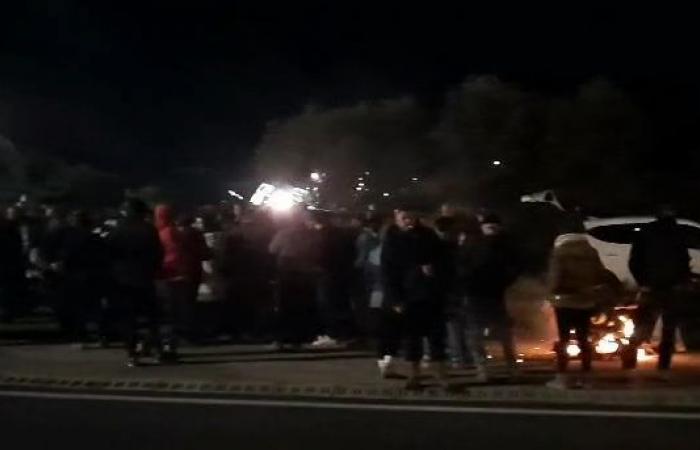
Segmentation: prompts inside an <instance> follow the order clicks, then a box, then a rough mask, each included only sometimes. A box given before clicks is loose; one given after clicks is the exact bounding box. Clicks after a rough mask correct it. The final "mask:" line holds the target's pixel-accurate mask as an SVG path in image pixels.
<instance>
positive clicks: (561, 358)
mask: <svg viewBox="0 0 700 450" xmlns="http://www.w3.org/2000/svg"><path fill="white" fill-rule="evenodd" d="M554 313H555V315H556V317H557V331H558V333H559V341H558V342H557V344H556V346H555V348H556V353H557V370H558V371H559V372H566V369H567V367H568V366H569V354H568V353H567V351H566V347H567V346H568V344H569V338H570V336H569V335H570V333H571V330H572V329H573V330H574V331H575V334H576V341H577V342H578V346H579V348H580V349H581V368H582V370H583V371H584V372H587V371H589V370H591V361H592V359H593V346H592V345H591V343H590V341H589V339H588V336H589V334H590V331H591V316H592V315H593V311H592V310H590V309H573V308H554Z"/></svg>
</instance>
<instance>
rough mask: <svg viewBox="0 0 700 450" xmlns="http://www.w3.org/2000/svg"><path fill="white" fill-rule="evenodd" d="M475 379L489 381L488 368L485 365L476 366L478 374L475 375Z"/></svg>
mask: <svg viewBox="0 0 700 450" xmlns="http://www.w3.org/2000/svg"><path fill="white" fill-rule="evenodd" d="M474 381H476V382H477V383H486V382H487V381H489V376H488V374H487V373H486V369H485V368H484V367H477V368H476V374H475V375H474Z"/></svg>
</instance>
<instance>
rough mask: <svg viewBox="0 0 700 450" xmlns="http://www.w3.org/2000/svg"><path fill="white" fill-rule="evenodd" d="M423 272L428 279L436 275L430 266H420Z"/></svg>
mask: <svg viewBox="0 0 700 450" xmlns="http://www.w3.org/2000/svg"><path fill="white" fill-rule="evenodd" d="M420 270H421V272H423V275H425V276H426V277H432V276H433V275H434V274H435V271H434V270H433V266H432V265H430V264H424V265H422V266H420Z"/></svg>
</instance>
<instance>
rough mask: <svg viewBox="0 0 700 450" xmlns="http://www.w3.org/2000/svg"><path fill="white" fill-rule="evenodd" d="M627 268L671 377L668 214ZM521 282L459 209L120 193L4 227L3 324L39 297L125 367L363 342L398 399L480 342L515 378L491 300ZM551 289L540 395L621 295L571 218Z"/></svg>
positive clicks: (470, 358) (467, 359)
mask: <svg viewBox="0 0 700 450" xmlns="http://www.w3.org/2000/svg"><path fill="white" fill-rule="evenodd" d="M660 261H665V262H667V264H659V262H660ZM630 267H631V269H632V273H633V274H634V276H635V278H636V279H637V281H638V282H639V284H640V286H641V287H642V291H643V292H644V293H645V294H646V295H647V296H648V297H649V298H651V299H652V300H651V301H650V302H647V303H646V305H647V306H645V307H642V308H640V317H655V316H656V315H659V314H661V315H662V316H663V319H664V331H663V336H662V342H661V346H660V350H661V355H660V361H659V368H660V369H668V368H669V367H670V362H671V355H672V352H673V338H674V336H675V333H674V331H675V327H676V326H677V324H678V315H677V314H675V313H674V311H675V310H674V308H673V301H672V299H673V298H674V297H675V292H676V291H677V288H678V287H679V286H681V285H683V284H684V283H687V282H688V281H689V279H690V270H689V264H688V251H687V248H686V247H685V246H684V243H683V240H682V237H680V234H679V232H678V229H677V226H676V224H675V219H674V218H673V217H672V215H670V214H666V213H665V214H662V217H661V218H660V219H659V220H658V221H657V222H655V223H654V224H652V225H650V226H649V227H648V230H645V232H644V233H640V239H639V241H638V242H635V244H634V246H633V251H632V258H631V261H630ZM521 273H522V261H521V255H520V253H519V251H518V246H517V245H515V242H513V239H512V238H511V236H509V234H508V232H507V229H506V228H505V227H504V225H503V223H502V220H501V218H500V217H499V216H498V215H496V214H493V213H488V212H484V213H481V214H476V215H473V216H468V215H463V214H458V213H457V212H456V211H455V210H454V208H452V207H451V206H450V205H444V206H443V208H442V209H441V210H440V212H439V213H438V214H435V215H433V216H432V217H422V215H421V213H419V212H418V211H417V210H415V209H414V208H411V207H407V206H398V207H397V208H396V209H395V210H393V211H392V212H391V213H389V214H387V215H386V216H382V215H381V214H378V213H376V212H372V213H367V214H364V215H362V216H360V217H350V216H343V215H338V214H333V213H329V212H325V211H319V210H312V211H308V210H301V209H300V210H298V211H291V212H289V213H287V214H283V215H275V214H272V213H270V212H269V211H267V210H264V209H259V210H250V211H244V209H243V208H242V207H241V205H236V206H235V207H233V208H231V210H228V209H225V210H224V209H222V208H210V209H206V210H200V211H197V214H175V212H174V210H173V208H171V207H170V206H168V205H157V206H156V207H155V208H154V209H153V210H151V208H149V207H148V205H147V204H146V203H144V202H143V201H141V200H139V199H135V198H131V199H128V200H127V201H126V202H125V204H124V205H123V207H122V208H121V210H120V211H119V214H116V215H113V216H112V217H109V218H105V217H97V216H95V215H92V214H89V213H87V212H85V211H73V212H72V213H70V214H64V213H63V212H62V211H61V210H60V209H58V208H45V209H44V210H42V212H41V213H37V212H36V211H29V210H28V209H27V208H24V207H21V206H20V207H17V206H15V207H11V208H8V209H7V212H6V214H5V216H4V217H3V218H2V219H1V220H0V301H1V302H2V303H1V304H0V306H1V308H2V314H3V316H2V317H3V320H12V319H14V318H15V317H17V316H18V315H20V314H23V313H26V312H27V311H28V309H31V307H33V306H34V304H33V303H32V302H31V300H30V299H31V298H33V296H35V295H37V294H36V291H37V286H41V290H42V292H43V297H42V298H44V299H49V304H50V305H51V307H52V310H53V311H54V313H55V315H56V317H57V318H58V320H59V322H60V323H61V325H62V327H63V328H64V330H65V331H66V332H67V333H68V334H69V336H70V337H71V338H72V339H73V340H75V341H77V342H91V341H96V342H101V343H103V344H106V343H107V342H108V341H109V340H110V339H113V338H115V336H117V337H118V338H119V339H120V340H122V341H123V342H124V344H125V348H126V351H127V355H128V364H129V365H130V366H137V365H139V364H140V362H141V358H142V357H143V356H144V355H147V354H149V353H152V354H153V355H154V356H155V357H156V358H157V360H159V361H160V362H172V361H175V360H176V359H177V349H178V345H179V343H181V342H183V341H188V342H192V343H198V342H201V341H205V340H206V339H208V338H211V337H212V336H218V335H221V334H226V335H228V336H232V338H233V339H239V340H245V339H253V338H258V339H265V338H270V339H272V340H273V341H274V343H273V346H274V349H275V350H277V351H293V350H295V349H298V348H300V347H301V346H302V345H304V344H309V345H310V346H311V347H312V348H327V347H329V348H330V347H338V346H343V345H349V344H352V343H357V342H371V343H372V344H373V345H374V346H375V348H376V352H377V367H378V370H379V372H380V374H381V375H382V376H383V377H392V376H394V375H396V364H395V360H396V358H397V357H398V355H399V354H403V356H404V357H405V359H406V360H407V361H408V362H409V363H410V365H409V367H410V373H409V376H408V381H407V383H408V386H409V387H417V386H418V385H419V384H420V381H419V380H420V377H421V369H422V367H424V366H425V364H426V362H429V365H430V366H432V367H433V368H434V374H435V376H436V377H437V379H438V380H439V381H440V382H441V383H444V384H446V383H447V372H448V369H449V368H450V367H451V366H452V367H454V366H457V367H460V368H466V369H472V370H473V371H474V374H475V376H476V377H477V379H483V380H485V379H486V377H487V373H486V370H485V362H486V358H487V351H486V347H485V342H484V335H485V333H484V331H485V330H488V333H489V336H490V337H493V338H495V339H497V340H498V342H499V343H500V344H501V346H502V348H503V358H504V360H505V363H506V365H507V367H508V368H509V370H510V371H512V372H516V371H517V367H518V366H517V363H516V350H515V343H514V338H513V327H512V322H513V321H512V319H511V317H510V316H509V312H508V309H507V308H506V301H505V297H506V291H507V289H508V288H509V287H510V286H511V285H513V283H514V282H515V281H516V280H517V279H518V277H519V276H520V275H521ZM32 280H40V283H38V284H37V286H35V285H33V284H32V283H33V281H32ZM547 280H548V286H549V291H550V301H551V303H552V305H553V306H554V310H555V314H556V319H557V322H558V331H559V341H558V344H557V346H556V354H557V368H558V371H559V373H560V374H561V376H560V377H558V378H557V379H555V380H554V383H555V384H559V385H564V384H565V383H566V379H565V378H564V376H563V374H564V373H565V372H566V370H567V367H568V362H569V359H570V357H569V355H568V354H567V351H566V345H567V343H568V342H569V340H570V330H572V329H573V330H575V337H576V339H577V340H578V345H579V347H580V349H581V355H580V358H581V361H582V364H581V365H582V369H583V370H584V371H588V370H590V368H591V361H592V357H593V348H592V345H591V342H590V339H589V334H590V326H591V321H590V319H591V317H592V316H593V314H594V312H595V310H596V308H598V307H599V305H600V304H601V302H604V301H614V298H615V297H616V296H617V295H618V294H619V290H620V289H621V287H620V283H619V281H618V280H617V278H616V277H615V275H614V274H612V273H611V272H610V271H608V270H606V269H605V267H604V265H603V263H602V262H601V259H600V257H599V255H598V254H597V252H596V250H595V249H594V248H593V247H591V245H590V244H589V242H588V239H587V237H586V234H585V230H584V229H583V226H582V224H580V223H575V224H573V225H572V224H569V225H568V228H567V229H562V230H561V233H560V236H559V237H558V238H557V239H556V240H555V242H554V243H553V246H552V251H551V262H550V264H549V271H548V276H547ZM611 299H613V300H611ZM212 301H214V302H213V303H214V304H216V305H217V311H216V314H213V315H212V317H207V318H205V317H203V315H202V313H201V309H202V308H201V304H202V303H207V302H212ZM644 323H649V319H645V320H644ZM647 328H648V327H644V326H642V327H639V330H640V331H638V332H637V333H636V334H635V336H634V337H633V339H632V343H631V344H630V346H629V347H628V350H627V351H626V352H624V354H623V355H622V356H623V362H624V365H625V367H628V368H633V367H634V366H635V364H636V360H635V357H636V356H635V355H636V347H637V346H639V345H640V344H641V343H642V341H643V340H644V339H647V338H648V336H647V334H648V331H647ZM404 344H405V345H404Z"/></svg>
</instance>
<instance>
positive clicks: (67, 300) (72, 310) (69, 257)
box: [56, 211, 107, 343]
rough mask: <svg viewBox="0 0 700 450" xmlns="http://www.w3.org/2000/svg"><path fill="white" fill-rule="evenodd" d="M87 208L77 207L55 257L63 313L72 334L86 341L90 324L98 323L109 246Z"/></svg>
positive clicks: (80, 340) (77, 338)
mask: <svg viewBox="0 0 700 450" xmlns="http://www.w3.org/2000/svg"><path fill="white" fill-rule="evenodd" d="M91 225H92V224H91V221H90V218H89V217H88V215H87V214H86V213H85V212H84V211H76V212H74V213H73V214H72V215H71V216H70V217H69V221H68V227H67V228H66V229H65V230H64V232H63V238H62V241H61V243H60V246H59V248H58V250H57V255H56V259H57V262H58V267H59V270H60V273H61V277H62V279H63V283H62V285H63V292H62V295H61V297H62V299H63V305H62V308H61V313H62V314H63V315H64V321H66V323H67V324H68V325H69V331H70V333H71V337H72V338H73V339H74V340H75V341H76V342H82V343H85V342H86V341H87V339H88V337H95V336H88V325H90V324H97V323H99V321H100V320H99V319H100V314H99V311H100V300H101V297H102V294H103V293H104V292H105V288H106V269H107V267H106V254H105V252H106V249H105V247H104V242H103V241H102V239H100V237H99V236H97V235H95V234H94V233H93V232H92V226H91Z"/></svg>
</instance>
